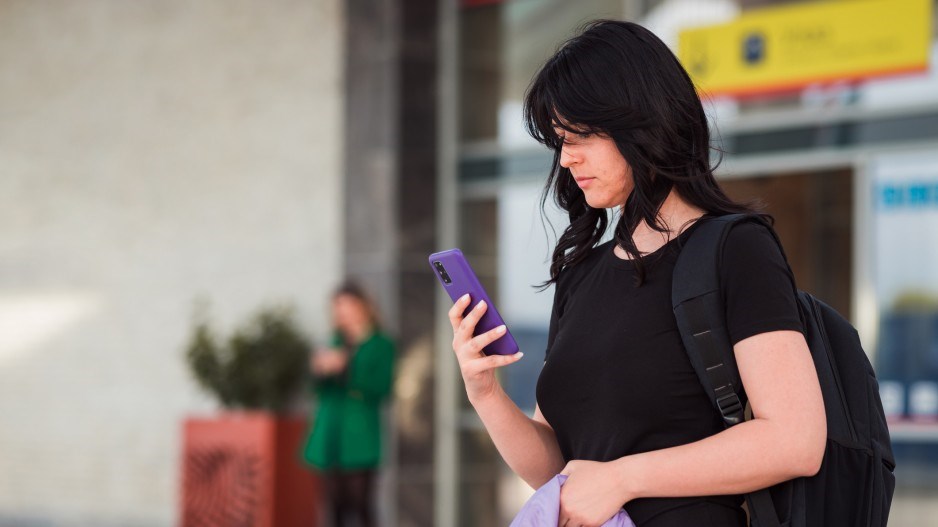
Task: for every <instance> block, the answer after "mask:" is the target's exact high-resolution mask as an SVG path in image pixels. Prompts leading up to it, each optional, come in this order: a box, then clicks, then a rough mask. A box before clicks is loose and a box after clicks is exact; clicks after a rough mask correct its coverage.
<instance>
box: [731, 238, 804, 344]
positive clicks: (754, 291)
mask: <svg viewBox="0 0 938 527" xmlns="http://www.w3.org/2000/svg"><path fill="white" fill-rule="evenodd" d="M720 274H721V275H720V280H721V283H722V284H723V298H724V299H726V324H727V331H728V333H729V337H730V341H731V342H732V343H733V345H734V346H735V345H736V343H738V342H739V341H741V340H744V339H746V338H749V337H751V336H753V335H758V334H760V333H765V332H768V331H780V330H793V331H801V332H804V326H803V325H802V323H801V317H800V315H799V312H798V304H797V301H796V299H795V289H794V287H793V284H794V278H793V277H792V274H791V271H790V269H789V267H788V264H787V263H786V262H785V258H784V256H782V252H781V250H780V249H779V247H778V244H777V243H776V242H775V238H774V237H773V235H772V233H771V232H769V230H768V227H766V226H765V225H761V224H758V223H756V222H747V223H743V224H739V225H737V226H735V227H734V228H733V229H732V230H731V231H730V233H729V234H728V235H727V237H726V243H725V244H724V246H723V260H722V264H721V267H720Z"/></svg>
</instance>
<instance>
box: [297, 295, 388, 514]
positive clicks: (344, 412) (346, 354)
mask: <svg viewBox="0 0 938 527" xmlns="http://www.w3.org/2000/svg"><path fill="white" fill-rule="evenodd" d="M332 313H333V316H334V324H335V331H334V333H333V336H332V342H331V347H330V348H328V349H324V350H317V351H316V352H315V353H314V354H313V356H312V358H311V360H310V368H311V370H312V372H313V375H314V377H315V390H316V393H317V395H318V397H319V404H318V408H317V411H316V415H315V416H314V420H313V429H312V433H311V434H310V436H309V439H308V440H307V442H306V448H305V451H304V458H305V459H306V461H307V462H308V463H310V464H311V465H313V466H314V467H316V468H317V469H319V470H320V471H322V473H323V479H324V481H325V484H326V494H327V498H328V501H329V508H330V512H331V516H332V521H333V526H334V527H341V526H343V525H361V526H363V527H368V526H372V525H375V517H374V512H373V509H372V505H373V502H374V496H373V495H374V480H375V474H376V472H377V468H378V466H379V464H380V461H381V444H382V443H381V414H380V405H381V402H382V401H383V400H384V399H385V398H386V397H387V396H388V394H389V393H390V391H391V381H392V377H393V364H394V343H393V342H392V340H391V339H390V338H389V337H388V336H387V335H386V334H385V333H383V332H382V331H381V329H380V326H379V324H378V317H377V314H376V311H375V309H374V306H373V305H372V303H371V301H370V300H369V299H368V297H367V296H366V295H365V293H364V292H363V291H362V289H361V288H360V287H358V286H357V285H355V284H352V283H345V284H344V285H342V286H341V287H339V288H338V290H336V292H335V294H334V295H333V297H332ZM350 518H355V519H352V520H351V522H352V523H349V521H350Z"/></svg>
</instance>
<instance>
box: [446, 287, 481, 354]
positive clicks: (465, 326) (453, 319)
mask: <svg viewBox="0 0 938 527" xmlns="http://www.w3.org/2000/svg"><path fill="white" fill-rule="evenodd" d="M463 298H465V297H463ZM463 298H460V299H459V301H457V302H456V304H455V305H454V306H453V308H452V309H450V313H451V315H450V323H452V324H453V349H456V348H458V347H459V346H460V345H461V344H462V342H463V341H466V340H469V339H471V338H472V334H473V333H474V332H475V327H476V324H478V323H479V319H481V318H482V315H484V314H485V312H486V310H488V305H486V303H485V301H484V300H480V301H479V303H478V304H476V305H475V307H473V308H472V310H471V311H469V313H468V314H467V315H466V316H465V318H462V312H463V311H465V308H466V304H467V303H468V302H463ZM459 308H462V310H461V311H458V312H457V314H455V315H453V314H452V313H453V311H454V310H456V309H459Z"/></svg>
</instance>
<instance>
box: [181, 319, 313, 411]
mask: <svg viewBox="0 0 938 527" xmlns="http://www.w3.org/2000/svg"><path fill="white" fill-rule="evenodd" d="M309 350H310V340H309V339H308V338H307V337H306V336H305V335H303V333H302V332H301V331H300V329H299V328H298V327H297V324H296V321H295V319H294V314H293V309H292V308H289V307H285V306H278V307H269V308H264V309H261V310H260V311H258V313H257V314H256V315H255V316H254V317H253V318H251V319H250V320H249V321H248V322H247V323H246V324H245V325H244V326H242V327H240V328H238V329H236V330H235V332H234V333H233V334H232V335H231V336H230V337H229V338H228V339H227V342H226V344H225V345H224V346H221V345H219V344H218V339H217V338H216V336H215V335H214V334H213V332H212V330H211V328H210V327H209V325H208V322H207V321H206V320H205V317H204V316H200V317H199V318H198V320H197V322H196V324H195V327H194V329H193V332H192V336H191V338H190V340H189V344H188V345H187V348H186V359H187V361H188V363H189V367H190V369H191V370H192V373H193V375H194V377H195V379H196V381H197V382H198V383H199V385H200V386H201V387H202V388H204V389H205V390H206V391H208V392H210V393H212V394H214V395H215V396H216V397H218V400H219V402H221V404H222V406H224V407H226V408H231V409H245V410H268V411H272V412H278V413H280V412H283V411H284V410H286V407H287V405H288V404H289V403H290V401H291V400H292V399H293V397H294V395H295V394H296V392H297V390H298V389H299V388H300V385H301V384H302V382H303V380H304V379H306V378H307V375H306V370H307V368H308V357H309Z"/></svg>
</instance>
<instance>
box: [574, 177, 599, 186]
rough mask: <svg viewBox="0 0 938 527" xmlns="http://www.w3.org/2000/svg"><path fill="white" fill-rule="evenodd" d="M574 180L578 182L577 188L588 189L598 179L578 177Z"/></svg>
mask: <svg viewBox="0 0 938 527" xmlns="http://www.w3.org/2000/svg"><path fill="white" fill-rule="evenodd" d="M573 179H574V180H575V181H576V184H577V186H579V187H580V188H586V187H588V186H589V184H590V183H591V182H592V181H593V180H594V179H596V178H592V177H578V178H573Z"/></svg>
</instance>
